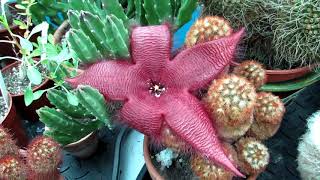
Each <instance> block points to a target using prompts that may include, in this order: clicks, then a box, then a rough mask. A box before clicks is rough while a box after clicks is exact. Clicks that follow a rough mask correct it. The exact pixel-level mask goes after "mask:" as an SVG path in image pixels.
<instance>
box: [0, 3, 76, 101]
mask: <svg viewBox="0 0 320 180" xmlns="http://www.w3.org/2000/svg"><path fill="white" fill-rule="evenodd" d="M34 4H35V0H30V1H27V0H24V1H22V2H21V4H18V5H17V6H16V7H17V8H18V9H19V10H21V13H20V14H21V15H22V16H25V17H26V22H24V21H19V20H15V21H14V22H15V23H16V24H18V25H19V28H20V29H22V30H25V33H24V35H23V36H20V35H19V34H14V33H13V32H12V31H11V30H10V26H9V23H8V20H7V17H6V14H4V13H3V14H2V16H1V17H2V18H0V23H1V24H2V25H3V26H4V27H5V28H6V29H7V30H8V32H9V33H10V36H11V37H10V38H11V39H12V40H0V43H9V44H12V45H13V46H15V47H17V48H18V55H17V57H10V56H5V57H0V60H3V59H13V60H16V61H19V62H21V64H20V65H19V68H18V69H19V78H20V79H21V80H22V81H24V80H25V81H28V82H29V86H27V87H26V88H25V89H24V95H25V103H26V105H30V104H31V103H32V101H33V100H36V99H39V98H40V97H41V96H42V94H43V93H45V92H46V90H40V91H37V92H35V93H34V92H33V91H32V88H33V87H35V86H38V85H40V84H41V83H42V82H43V80H44V78H48V79H51V80H53V81H55V83H56V86H55V87H53V88H56V87H61V86H63V80H64V78H65V77H66V76H69V75H71V71H67V69H68V68H69V67H74V64H77V63H76V62H74V63H71V62H69V60H70V59H71V57H72V55H71V53H70V51H69V50H68V48H67V44H66V42H64V43H62V45H55V44H54V43H53V36H52V35H51V34H48V24H47V23H45V22H43V23H41V24H39V25H37V26H35V27H34V28H33V29H32V30H29V29H30V28H31V27H32V25H33V23H32V19H31V13H30V8H31V7H32V6H33V5H34ZM1 8H2V9H3V8H4V6H3V4H2V7H1ZM3 12H4V11H3ZM38 33H41V35H40V36H39V35H38ZM32 37H36V39H37V42H31V38H32ZM39 57H40V58H39ZM37 58H38V60H37ZM41 71H44V72H41ZM64 89H65V88H64ZM69 94H70V93H69ZM69 96H71V95H69Z"/></svg>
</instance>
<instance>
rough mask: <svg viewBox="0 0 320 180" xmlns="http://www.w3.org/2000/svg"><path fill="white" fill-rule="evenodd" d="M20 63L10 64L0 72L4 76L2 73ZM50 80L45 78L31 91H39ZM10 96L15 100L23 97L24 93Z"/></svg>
mask: <svg viewBox="0 0 320 180" xmlns="http://www.w3.org/2000/svg"><path fill="white" fill-rule="evenodd" d="M20 63H21V62H20V61H17V62H14V63H12V64H9V65H7V66H5V67H4V68H3V69H2V70H1V72H2V73H3V74H4V72H6V71H9V70H10V69H12V68H13V67H16V66H18V65H19V64H20ZM49 81H50V80H49V79H48V78H46V79H45V80H44V81H43V82H42V83H41V84H39V85H38V86H35V87H34V88H32V91H33V92H35V91H37V90H39V89H41V87H42V86H43V85H45V84H46V83H48V82H49ZM10 95H11V96H12V98H15V97H20V96H24V93H20V94H10Z"/></svg>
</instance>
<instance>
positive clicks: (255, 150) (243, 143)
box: [236, 138, 270, 175]
mask: <svg viewBox="0 0 320 180" xmlns="http://www.w3.org/2000/svg"><path fill="white" fill-rule="evenodd" d="M236 147H237V148H236V150H237V153H238V159H239V166H240V169H241V170H242V171H243V172H244V173H246V174H247V175H257V174H260V173H261V172H263V171H264V170H265V169H266V167H267V165H268V164H269V158H270V155H269V152H268V148H267V147H266V146H265V145H264V144H262V143H261V142H260V141H258V140H256V139H254V138H241V139H240V140H239V141H238V142H237V143H236Z"/></svg>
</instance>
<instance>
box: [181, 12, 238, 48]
mask: <svg viewBox="0 0 320 180" xmlns="http://www.w3.org/2000/svg"><path fill="white" fill-rule="evenodd" d="M231 33H232V28H231V26H230V24H229V22H228V21H227V20H225V19H223V18H221V17H218V16H207V17H204V18H202V19H199V20H198V21H197V22H196V23H195V24H194V25H193V26H192V27H191V28H190V31H189V32H188V34H187V37H186V42H185V44H186V46H187V47H188V48H190V47H192V46H194V45H196V44H198V43H203V42H207V41H212V40H216V39H219V38H222V37H225V36H229V35H230V34H231Z"/></svg>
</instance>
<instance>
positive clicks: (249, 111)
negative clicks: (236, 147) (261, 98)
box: [206, 75, 256, 140]
mask: <svg viewBox="0 0 320 180" xmlns="http://www.w3.org/2000/svg"><path fill="white" fill-rule="evenodd" d="M206 101H207V106H208V108H209V111H210V112H211V113H212V118H213V119H214V123H215V124H216V127H217V131H218V133H219V135H220V136H221V137H222V138H224V139H225V140H236V139H238V138H239V137H241V136H243V135H244V134H245V133H246V132H247V130H248V129H249V128H250V126H251V124H252V121H253V112H254V106H255V102H256V91H255V89H254V87H253V86H252V85H251V84H250V83H249V82H248V81H247V80H246V79H244V78H241V77H238V76H236V75H225V76H223V77H221V78H219V79H216V80H214V81H213V83H212V85H211V86H210V87H209V90H208V94H207V99H206Z"/></svg>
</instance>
